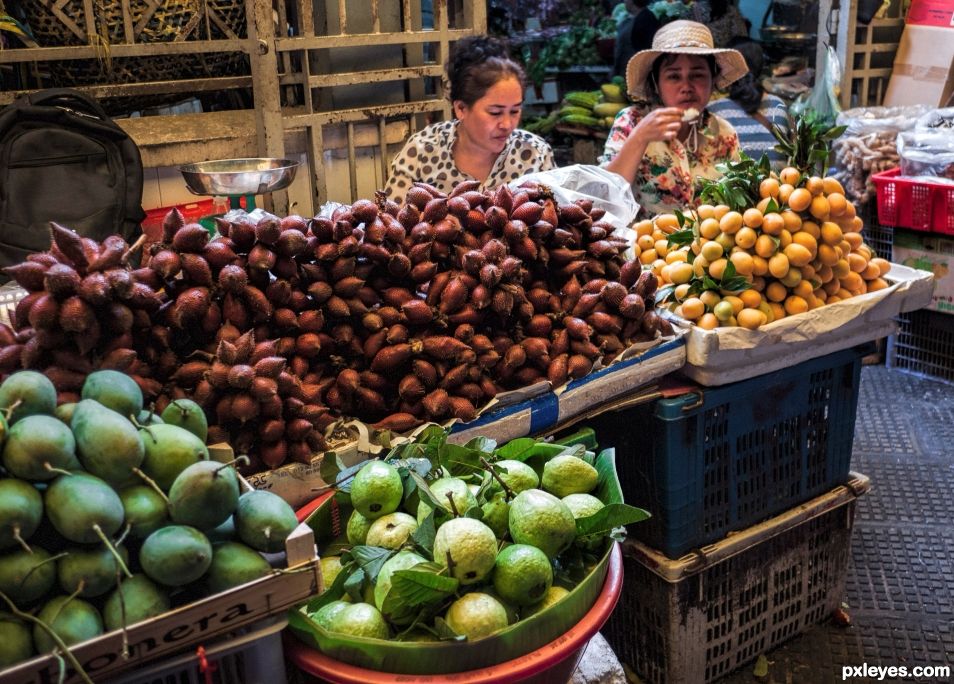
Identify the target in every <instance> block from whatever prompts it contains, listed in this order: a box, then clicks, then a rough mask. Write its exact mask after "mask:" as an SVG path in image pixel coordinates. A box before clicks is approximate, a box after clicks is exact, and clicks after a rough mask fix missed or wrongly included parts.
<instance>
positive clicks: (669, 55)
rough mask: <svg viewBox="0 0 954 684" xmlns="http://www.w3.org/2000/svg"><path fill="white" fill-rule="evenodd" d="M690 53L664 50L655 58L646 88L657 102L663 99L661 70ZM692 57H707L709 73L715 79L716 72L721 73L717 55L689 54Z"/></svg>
mask: <svg viewBox="0 0 954 684" xmlns="http://www.w3.org/2000/svg"><path fill="white" fill-rule="evenodd" d="M684 54H689V53H685V52H664V53H662V54H661V55H659V56H658V57H657V58H656V59H654V60H653V68H652V69H651V70H650V72H649V77H648V78H649V86H648V87H647V88H646V92H647V93H650V96H651V97H652V99H653V101H654V102H655V103H656V104H660V103H661V102H662V100H661V99H660V98H659V72H660V71H662V68H663V67H664V66H668V65H670V64H672V63H673V62H675V61H676V60H677V59H678V58H679V56H680V55H684ZM689 56H690V57H705V59H706V64H708V65H709V73H710V74H711V75H712V78H713V80H715V77H716V74H718V73H719V67H718V66H717V65H716V61H715V57H714V56H713V55H691V54H690V55H689Z"/></svg>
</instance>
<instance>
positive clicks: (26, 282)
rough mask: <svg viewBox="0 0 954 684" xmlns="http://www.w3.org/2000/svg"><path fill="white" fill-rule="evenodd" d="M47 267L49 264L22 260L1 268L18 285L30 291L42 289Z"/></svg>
mask: <svg viewBox="0 0 954 684" xmlns="http://www.w3.org/2000/svg"><path fill="white" fill-rule="evenodd" d="M47 268H49V266H47V265H44V264H40V263H37V262H35V261H24V262H23V263H19V264H14V265H12V266H7V267H6V268H4V269H3V272H4V273H6V274H7V275H8V276H10V277H11V278H13V279H14V280H15V281H17V283H18V284H19V285H20V287H22V288H24V289H26V290H28V291H30V292H39V291H40V290H42V289H43V276H44V274H45V273H46V270H47Z"/></svg>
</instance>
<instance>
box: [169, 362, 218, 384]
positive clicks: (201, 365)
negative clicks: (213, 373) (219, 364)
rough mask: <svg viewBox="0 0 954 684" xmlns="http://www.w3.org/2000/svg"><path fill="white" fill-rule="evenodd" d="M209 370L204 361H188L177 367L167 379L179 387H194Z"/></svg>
mask: <svg viewBox="0 0 954 684" xmlns="http://www.w3.org/2000/svg"><path fill="white" fill-rule="evenodd" d="M209 368H210V365H209V364H208V363H207V362H205V361H188V362H186V363H184V364H182V365H181V366H179V367H178V368H177V369H176V371H175V373H173V374H172V377H171V378H169V379H170V380H172V381H173V382H175V383H176V384H178V385H179V386H181V387H195V386H196V383H198V382H199V380H201V379H202V378H204V377H205V374H206V373H208V372H209Z"/></svg>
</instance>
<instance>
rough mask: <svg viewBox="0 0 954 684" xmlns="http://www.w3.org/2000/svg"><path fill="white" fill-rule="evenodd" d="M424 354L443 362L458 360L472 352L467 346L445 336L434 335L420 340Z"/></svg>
mask: <svg viewBox="0 0 954 684" xmlns="http://www.w3.org/2000/svg"><path fill="white" fill-rule="evenodd" d="M421 346H422V348H423V350H424V353H425V354H427V355H428V356H430V357H432V358H435V359H441V360H445V361H452V360H455V359H457V358H459V357H460V356H461V355H462V354H463V353H464V352H467V351H472V350H471V348H470V347H469V346H467V345H466V344H464V343H463V342H461V341H460V340H458V339H456V338H453V337H449V336H447V335H435V336H433V337H425V338H424V339H423V340H421Z"/></svg>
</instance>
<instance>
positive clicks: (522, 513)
mask: <svg viewBox="0 0 954 684" xmlns="http://www.w3.org/2000/svg"><path fill="white" fill-rule="evenodd" d="M510 536H511V538H512V539H513V540H514V541H515V542H516V543H518V544H529V545H530V546H536V547H537V548H538V549H540V550H541V551H543V552H544V553H545V554H546V555H547V557H548V558H554V557H555V556H557V555H558V554H560V553H561V552H562V551H564V550H565V549H566V548H567V547H568V546H570V544H572V543H573V540H574V539H576V520H575V519H574V518H573V513H571V512H570V509H569V508H567V506H566V504H565V503H563V502H562V501H560V499H558V498H556V497H555V496H553V495H552V494H548V493H547V492H544V491H542V490H540V489H528V490H527V491H525V492H520V493H519V494H517V496H515V497H514V499H513V501H511V502H510Z"/></svg>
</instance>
